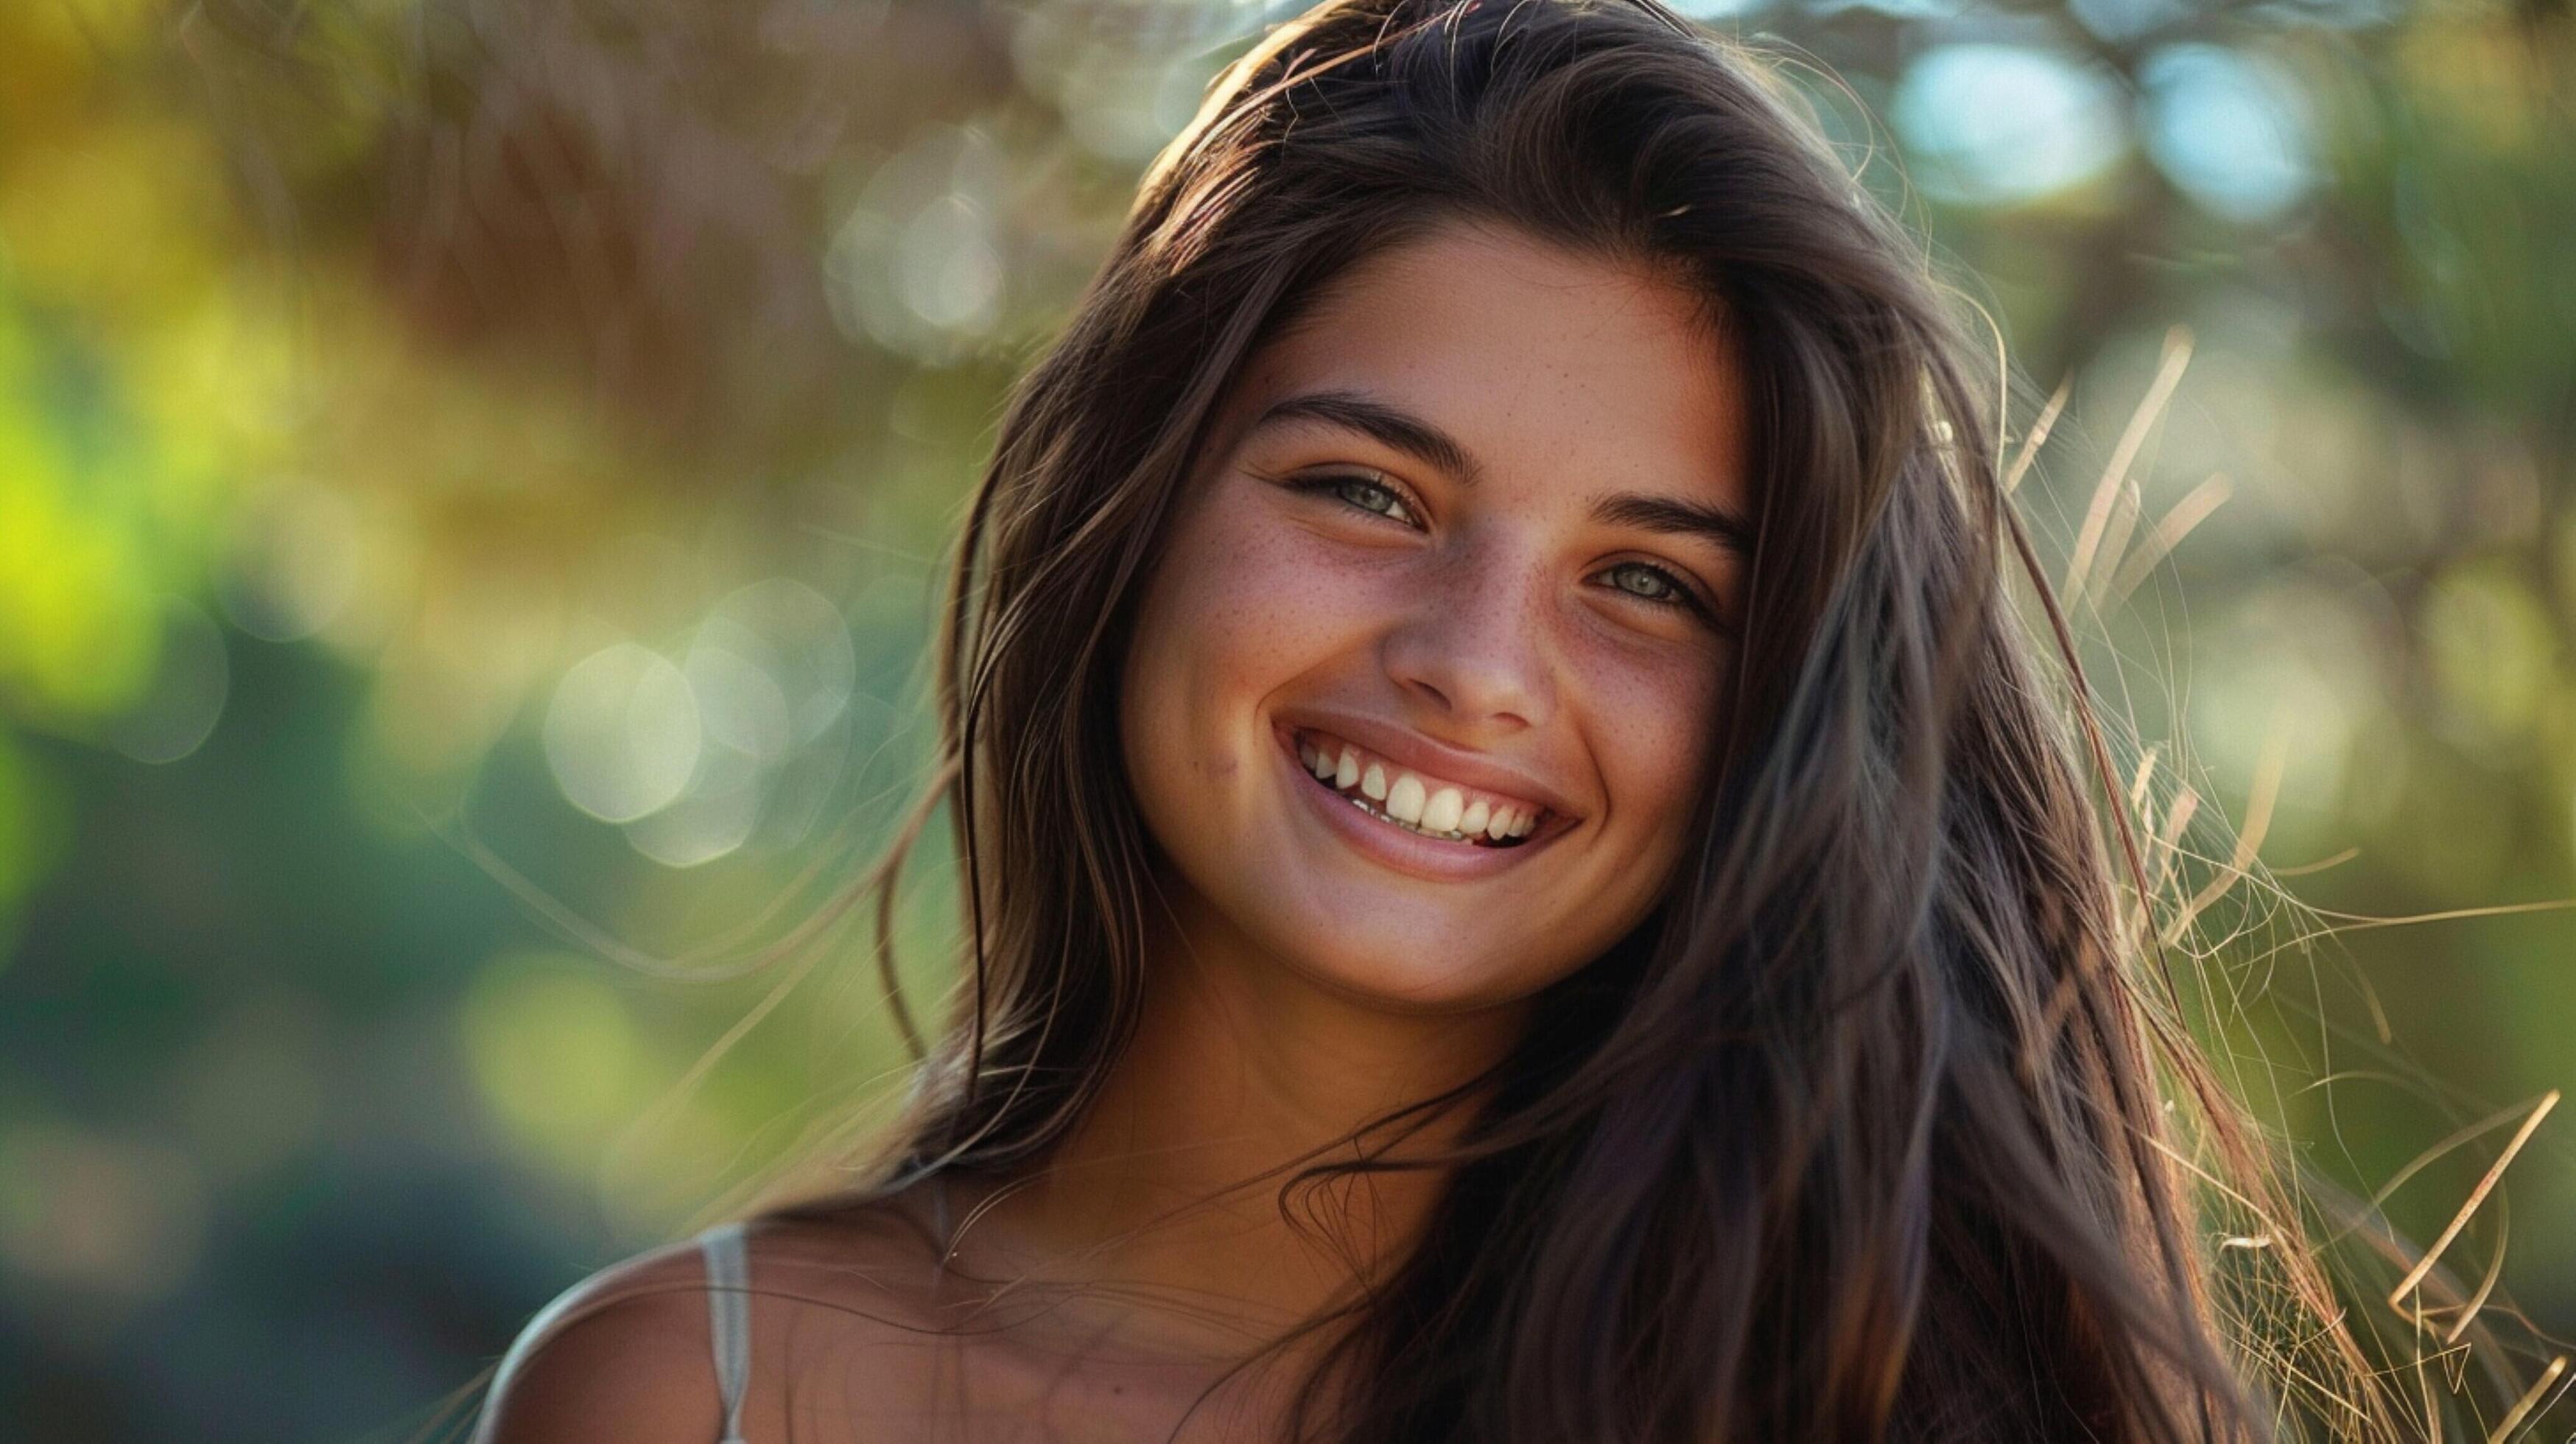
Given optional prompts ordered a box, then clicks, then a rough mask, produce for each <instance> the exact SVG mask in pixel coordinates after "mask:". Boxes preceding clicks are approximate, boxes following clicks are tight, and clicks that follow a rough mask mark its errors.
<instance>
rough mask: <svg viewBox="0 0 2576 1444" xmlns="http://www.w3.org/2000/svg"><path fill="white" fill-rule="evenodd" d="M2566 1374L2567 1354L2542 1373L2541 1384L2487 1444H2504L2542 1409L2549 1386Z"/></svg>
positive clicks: (2492, 1435)
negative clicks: (2543, 1398) (2537, 1410)
mask: <svg viewBox="0 0 2576 1444" xmlns="http://www.w3.org/2000/svg"><path fill="white" fill-rule="evenodd" d="M2566 1372H2567V1356H2566V1355H2565V1354H2561V1355H2559V1356H2558V1357H2557V1358H2554V1359H2552V1360H2550V1361H2549V1367H2548V1368H2546V1369H2543V1370H2541V1371H2540V1380H2539V1382H2538V1383H2535V1384H2533V1385H2532V1386H2531V1389H2530V1392H2528V1393H2526V1394H2524V1395H2523V1396H2522V1401H2521V1402H2520V1403H2517V1404H2515V1405H2514V1406H2513V1412H2512V1413H2510V1414H2507V1415H2505V1416H2504V1422H2502V1423H2500V1424H2498V1425H2496V1430H2495V1432H2494V1433H2492V1434H2490V1435H2488V1436H2487V1444H2504V1440H2505V1437H2506V1436H2507V1435H2510V1434H2511V1433H2513V1431H2514V1430H2516V1429H2519V1428H2521V1427H2522V1421H2523V1420H2525V1419H2528V1418H2530V1417H2531V1411H2532V1410H2534V1409H2537V1408H2539V1407H2540V1400H2541V1398H2542V1396H2544V1395H2546V1394H2547V1393H2548V1392H2549V1386H2550V1385H2552V1384H2555V1383H2557V1382H2558V1376H2559V1375H2561V1374H2564V1373H2566Z"/></svg>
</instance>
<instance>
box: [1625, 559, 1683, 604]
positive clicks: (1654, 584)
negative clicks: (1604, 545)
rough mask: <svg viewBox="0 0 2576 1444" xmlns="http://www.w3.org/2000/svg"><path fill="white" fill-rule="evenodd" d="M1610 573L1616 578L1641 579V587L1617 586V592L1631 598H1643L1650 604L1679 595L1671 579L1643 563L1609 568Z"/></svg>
mask: <svg viewBox="0 0 2576 1444" xmlns="http://www.w3.org/2000/svg"><path fill="white" fill-rule="evenodd" d="M1611 571H1612V572H1613V574H1615V575H1618V576H1622V577H1631V578H1638V579H1642V580H1643V581H1644V582H1645V585H1644V586H1642V587H1637V586H1630V585H1628V584H1627V583H1625V582H1622V583H1620V584H1619V590H1621V591H1623V592H1627V593H1629V594H1630V595H1632V596H1640V597H1644V598H1645V599H1646V600H1648V601H1650V602H1662V601H1670V600H1672V599H1673V598H1675V597H1677V596H1679V595H1680V594H1681V588H1680V587H1678V586H1675V585H1674V584H1673V579H1672V578H1671V577H1669V576H1667V575H1665V574H1664V572H1663V571H1662V570H1661V569H1660V568H1657V567H1650V566H1648V565H1646V564H1645V563H1644V562H1626V563H1623V564H1621V565H1619V566H1616V567H1613V568H1611Z"/></svg>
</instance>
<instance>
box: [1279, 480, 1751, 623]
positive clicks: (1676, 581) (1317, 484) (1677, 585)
mask: <svg viewBox="0 0 2576 1444" xmlns="http://www.w3.org/2000/svg"><path fill="white" fill-rule="evenodd" d="M1289 486H1290V488H1291V489H1293V490H1295V491H1297V492H1299V493H1301V494H1316V493H1325V494H1330V495H1332V496H1333V497H1335V498H1336V499H1339V500H1340V501H1342V502H1343V504H1345V505H1347V506H1349V507H1350V508H1351V510H1353V511H1361V512H1367V513H1368V514H1369V515H1371V516H1379V517H1384V518H1386V519H1387V520H1388V521H1392V522H1396V523H1398V524H1400V525H1405V526H1410V525H1412V523H1411V522H1407V521H1405V520H1404V519H1403V518H1401V517H1398V516H1396V515H1395V514H1393V513H1392V512H1384V511H1380V510H1378V509H1377V508H1375V507H1372V506H1361V505H1360V504H1359V503H1357V502H1354V501H1351V500H1350V499H1349V497H1348V496H1347V495H1345V494H1344V492H1343V488H1344V487H1348V486H1364V487H1371V488H1374V489H1376V490H1378V491H1381V492H1384V493H1386V495H1387V497H1388V498H1389V499H1391V500H1393V501H1394V502H1396V503H1397V504H1398V505H1401V506H1402V507H1404V508H1405V510H1407V511H1408V512H1409V511H1411V510H1413V503H1412V501H1411V500H1409V499H1408V498H1407V497H1406V496H1405V495H1404V493H1403V492H1402V491H1399V490H1398V489H1397V488H1396V487H1395V486H1394V485H1393V484H1392V483H1390V482H1388V481H1386V480H1384V479H1383V478H1381V477H1377V476H1372V475H1368V474H1366V473H1362V472H1354V471H1335V472H1327V473H1325V474H1323V475H1321V476H1301V477H1296V478H1294V479H1292V480H1291V481H1290V482H1289ZM1630 567H1633V568H1635V569H1637V570H1639V571H1642V572H1646V573H1648V574H1650V575H1652V576H1654V577H1657V578H1659V579H1660V580H1661V581H1662V582H1663V584H1664V585H1665V586H1666V587H1667V588H1670V589H1671V593H1672V594H1671V595H1670V596H1664V597H1650V596H1647V595H1645V594H1644V593H1642V592H1632V591H1630V590H1628V589H1627V588H1626V587H1614V588H1613V590H1615V591H1617V592H1618V593H1619V594H1620V595H1622V596H1627V597H1633V598H1635V599H1636V600H1638V601H1641V602H1644V603H1645V604H1646V605H1647V606H1650V607H1668V608H1671V609H1672V610H1674V611H1682V612H1690V613H1693V614H1695V615H1697V616H1699V617H1701V618H1704V619H1705V618H1708V617H1709V611H1708V608H1707V607H1706V606H1705V605H1703V604H1702V603H1701V602H1700V599H1699V594H1698V593H1696V592H1694V591H1692V590H1691V589H1690V586H1689V585H1688V584H1687V583H1685V582H1684V581H1683V580H1682V579H1681V578H1680V577H1679V576H1677V575H1675V574H1674V573H1673V571H1672V570H1671V569H1670V568H1668V567H1661V566H1657V565H1656V564H1654V563H1653V562H1640V561H1625V562H1618V563H1615V564H1613V565H1612V566H1611V567H1610V568H1609V570H1611V571H1614V572H1615V571H1621V570H1624V569H1627V568H1630Z"/></svg>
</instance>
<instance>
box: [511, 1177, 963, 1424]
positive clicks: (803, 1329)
mask: <svg viewBox="0 0 2576 1444" xmlns="http://www.w3.org/2000/svg"><path fill="white" fill-rule="evenodd" d="M744 1242H745V1246H746V1247H745V1253H746V1258H747V1261H748V1270H747V1271H748V1275H749V1277H748V1291H749V1294H750V1303H749V1308H748V1314H749V1322H750V1339H751V1348H750V1357H749V1363H750V1371H749V1376H748V1379H747V1383H746V1388H745V1390H744V1397H743V1428H744V1433H745V1435H746V1436H748V1437H751V1438H755V1439H759V1438H783V1437H787V1429H788V1420H789V1417H790V1416H791V1414H800V1413H802V1412H803V1410H802V1409H800V1408H798V1407H796V1405H797V1404H798V1402H799V1401H798V1400H796V1398H795V1395H796V1394H797V1393H798V1389H797V1385H798V1383H799V1381H800V1380H802V1381H812V1380H816V1379H821V1378H828V1379H830V1380H831V1382H832V1383H833V1384H834V1385H835V1386H842V1387H847V1388H849V1389H850V1390H851V1391H852V1392H853V1393H854V1394H855V1396H856V1398H858V1399H861V1400H866V1401H869V1403H870V1406H871V1407H865V1408H862V1409H861V1410H860V1411H859V1412H860V1413H862V1414H874V1413H876V1412H877V1411H878V1410H880V1409H886V1408H889V1407H895V1406H898V1405H900V1404H902V1403H903V1402H905V1396H906V1395H908V1394H909V1393H910V1392H911V1390H910V1389H907V1388H905V1387H902V1386H903V1385H904V1384H905V1383H906V1382H907V1381H909V1380H912V1379H915V1378H917V1377H918V1374H919V1364H920V1362H921V1360H920V1357H919V1355H920V1352H921V1350H922V1348H923V1341H924V1339H925V1338H926V1337H928V1336H929V1335H931V1334H933V1333H935V1331H936V1320H937V1316H938V1314H939V1312H940V1305H939V1303H938V1302H937V1301H936V1300H935V1299H934V1297H933V1295H934V1294H935V1293H936V1292H937V1290H936V1285H935V1278H936V1275H937V1273H938V1269H937V1267H936V1257H937V1253H936V1249H935V1248H934V1247H933V1246H931V1245H930V1243H929V1242H928V1239H927V1236H926V1235H925V1234H924V1233H922V1231H921V1230H920V1229H919V1228H918V1226H917V1220H916V1218H915V1217H914V1215H913V1213H912V1211H911V1210H910V1209H909V1208H908V1207H905V1206H901V1205H896V1204H892V1203H881V1204H877V1205H870V1206H856V1207H853V1208H850V1209H848V1210H837V1211H833V1212H831V1213H830V1214H829V1215H828V1216H825V1217H820V1218H816V1217H804V1218H764V1219H759V1220H755V1221H753V1222H751V1223H749V1224H747V1225H746V1226H745V1230H744ZM709 1315H710V1309H709V1305H708V1293H707V1277H706V1264H705V1259H704V1255H703V1253H702V1252H701V1251H700V1249H699V1247H698V1245H697V1243H696V1242H695V1241H694V1240H691V1241H686V1242H682V1243H677V1244H672V1245H670V1246H667V1247H664V1248H660V1249H656V1250H653V1251H652V1252H650V1253H645V1254H639V1255H637V1256H636V1257H634V1258H630V1259H627V1260H625V1261H624V1262H621V1263H618V1264H615V1265H613V1266H611V1267H609V1268H606V1269H602V1270H601V1271H599V1272H598V1273H595V1274H593V1275H591V1276H590V1277H588V1278H586V1279H583V1280H582V1281H581V1282H580V1283H578V1284H575V1285H574V1286H573V1287H572V1288H570V1289H567V1290H566V1291H565V1292H564V1293H563V1294H562V1295H560V1296H558V1297H557V1298H556V1299H555V1300H554V1301H553V1302H552V1303H550V1304H548V1305H547V1306H546V1307H545V1308H544V1310H542V1311H541V1312H539V1313H538V1315H537V1316H536V1318H535V1319H533V1320H532V1321H530V1323H529V1324H528V1326H527V1327H526V1328H525V1329H524V1330H522V1331H521V1332H520V1335H519V1338H518V1339H517V1341H516V1342H514V1343H513V1344H512V1345H511V1348H510V1352H509V1354H508V1356H507V1357H505V1358H504V1359H503V1361H502V1364H501V1367H500V1371H499V1373H498V1375H497V1376H496V1377H495V1378H494V1380H493V1385H492V1391H491V1394H490V1396H489V1397H488V1399H487V1401H486V1403H485V1405H484V1411H483V1417H482V1421H481V1424H480V1426H479V1428H478V1431H477V1432H476V1434H475V1436H474V1441H475V1444H554V1441H561V1440H575V1439H612V1438H613V1439H621V1440H634V1441H638V1444H664V1441H669V1444H715V1441H717V1440H718V1439H720V1438H722V1436H723V1432H724V1431H723V1416H724V1408H723V1403H722V1399H721V1395H720V1394H719V1391H718V1385H717V1379H716V1371H715V1356H714V1340H713V1328H712V1325H711V1323H710V1318H709ZM842 1387H835V1388H833V1389H832V1390H830V1392H831V1393H833V1394H840V1393H841V1392H842ZM806 1392H807V1393H808V1394H809V1395H810V1394H812V1393H814V1391H813V1390H812V1389H810V1388H809V1389H808V1390H807V1391H806ZM802 1403H803V1404H804V1406H805V1407H810V1408H820V1409H822V1410H824V1417H823V1418H818V1419H811V1420H808V1419H799V1420H798V1427H797V1434H798V1437H810V1436H817V1435H819V1436H820V1437H826V1438H829V1437H833V1436H835V1435H837V1434H838V1433H840V1432H841V1429H842V1428H846V1427H848V1426H850V1425H854V1424H857V1423H860V1422H862V1421H861V1420H860V1419H859V1418H856V1417H852V1416H851V1415H850V1413H849V1404H848V1400H847V1399H844V1400H842V1401H839V1402H838V1403H837V1404H835V1403H834V1402H832V1401H829V1400H827V1399H825V1398H820V1397H809V1398H807V1399H805V1400H804V1401H802ZM817 1426H820V1427H819V1428H818V1427H817ZM835 1426H839V1427H835Z"/></svg>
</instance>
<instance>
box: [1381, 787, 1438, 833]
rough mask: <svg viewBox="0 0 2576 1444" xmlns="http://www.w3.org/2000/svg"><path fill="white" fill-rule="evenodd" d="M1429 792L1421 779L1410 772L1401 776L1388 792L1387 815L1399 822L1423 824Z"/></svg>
mask: <svg viewBox="0 0 2576 1444" xmlns="http://www.w3.org/2000/svg"><path fill="white" fill-rule="evenodd" d="M1428 792H1429V790H1428V789H1426V788H1425V787H1424V786H1423V785H1422V779H1421V778H1419V777H1416V776H1414V775H1413V774H1412V773H1410V772H1407V773H1403V774H1401V775H1399V776H1398V777H1397V778H1396V779H1395V785H1394V786H1393V787H1390V788H1388V789H1387V790H1386V815H1387V816H1389V817H1392V818H1394V819H1395V820H1396V821H1398V822H1421V821H1422V803H1423V800H1424V798H1425V797H1426V796H1428ZM1425 830H1426V831H1429V830H1431V829H1429V828H1428V827H1426V828H1425Z"/></svg>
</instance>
